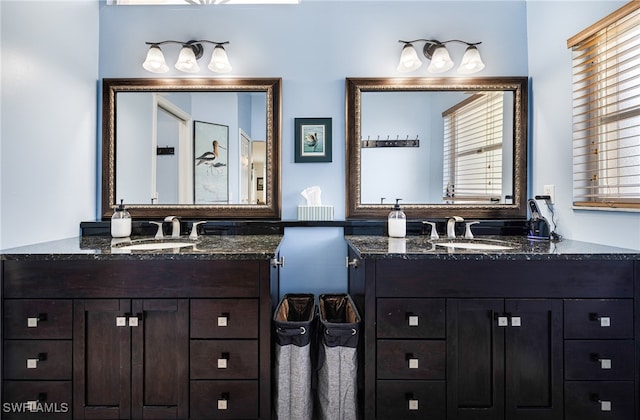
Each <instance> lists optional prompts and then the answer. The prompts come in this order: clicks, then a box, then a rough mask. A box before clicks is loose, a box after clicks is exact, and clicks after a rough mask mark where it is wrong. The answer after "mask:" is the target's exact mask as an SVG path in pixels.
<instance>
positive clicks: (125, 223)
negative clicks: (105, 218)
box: [111, 200, 131, 238]
mask: <svg viewBox="0 0 640 420" xmlns="http://www.w3.org/2000/svg"><path fill="white" fill-rule="evenodd" d="M123 201H124V200H120V205H119V206H118V207H116V208H115V209H114V212H113V216H111V236H113V237H114V238H126V237H127V236H130V235H131V215H130V214H129V212H128V211H127V209H126V208H125V207H124V203H123Z"/></svg>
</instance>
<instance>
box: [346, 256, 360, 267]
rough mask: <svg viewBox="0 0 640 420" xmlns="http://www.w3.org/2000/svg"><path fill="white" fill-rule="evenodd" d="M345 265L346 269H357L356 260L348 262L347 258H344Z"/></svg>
mask: <svg viewBox="0 0 640 420" xmlns="http://www.w3.org/2000/svg"><path fill="white" fill-rule="evenodd" d="M345 258H346V260H345V264H346V266H347V268H349V267H353V268H358V260H357V259H356V258H354V259H352V260H351V261H349V257H345Z"/></svg>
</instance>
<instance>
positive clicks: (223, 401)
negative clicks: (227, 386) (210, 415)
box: [218, 392, 229, 410]
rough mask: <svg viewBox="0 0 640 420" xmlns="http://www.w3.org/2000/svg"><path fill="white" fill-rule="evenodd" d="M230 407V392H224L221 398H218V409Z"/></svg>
mask: <svg viewBox="0 0 640 420" xmlns="http://www.w3.org/2000/svg"><path fill="white" fill-rule="evenodd" d="M228 409H229V394H228V393H226V392H223V393H222V394H221V395H220V399H219V400H218V410H228Z"/></svg>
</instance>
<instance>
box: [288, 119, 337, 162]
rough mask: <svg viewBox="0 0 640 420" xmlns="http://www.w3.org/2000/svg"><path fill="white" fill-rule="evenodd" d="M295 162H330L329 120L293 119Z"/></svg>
mask: <svg viewBox="0 0 640 420" xmlns="http://www.w3.org/2000/svg"><path fill="white" fill-rule="evenodd" d="M294 133H295V135H294V142H295V147H294V149H295V162H296V163H305V162H331V148H332V144H331V143H332V142H331V118H295V120H294Z"/></svg>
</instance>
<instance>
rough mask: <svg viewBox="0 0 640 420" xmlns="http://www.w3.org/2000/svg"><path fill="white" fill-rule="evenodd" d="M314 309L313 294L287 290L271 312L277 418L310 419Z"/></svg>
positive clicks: (315, 317) (283, 419)
mask: <svg viewBox="0 0 640 420" xmlns="http://www.w3.org/2000/svg"><path fill="white" fill-rule="evenodd" d="M316 315H317V309H316V305H315V296H314V295H312V294H286V295H284V297H283V298H282V299H281V300H280V302H279V303H278V306H277V307H276V311H275V313H274V316H273V321H274V324H275V333H276V344H275V368H274V382H275V383H274V402H273V403H274V410H275V414H276V418H277V419H280V420H289V419H291V420H307V419H308V420H311V419H312V418H313V393H312V389H311V381H312V375H313V364H312V360H311V356H312V350H313V346H314V343H313V341H314V340H313V338H314V337H315V334H316V323H317V316H316Z"/></svg>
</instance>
